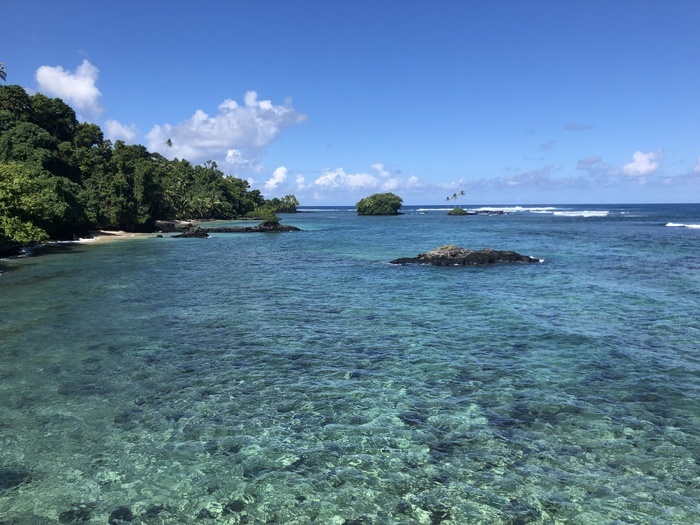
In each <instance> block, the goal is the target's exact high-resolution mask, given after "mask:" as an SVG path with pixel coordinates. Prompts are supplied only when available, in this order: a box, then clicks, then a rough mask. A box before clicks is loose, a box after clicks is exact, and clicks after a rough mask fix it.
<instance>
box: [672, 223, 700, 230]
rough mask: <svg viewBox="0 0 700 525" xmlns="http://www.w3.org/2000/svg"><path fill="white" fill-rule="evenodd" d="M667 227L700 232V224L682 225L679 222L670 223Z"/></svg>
mask: <svg viewBox="0 0 700 525" xmlns="http://www.w3.org/2000/svg"><path fill="white" fill-rule="evenodd" d="M666 226H669V227H671V228H692V229H694V230H700V224H681V223H678V222H669V223H668V224H667V225H666Z"/></svg>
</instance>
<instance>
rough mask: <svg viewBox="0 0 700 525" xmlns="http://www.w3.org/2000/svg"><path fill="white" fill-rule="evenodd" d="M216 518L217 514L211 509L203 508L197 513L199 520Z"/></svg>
mask: <svg viewBox="0 0 700 525" xmlns="http://www.w3.org/2000/svg"><path fill="white" fill-rule="evenodd" d="M213 518H216V514H214V513H213V512H212V511H210V510H209V509H201V510H200V511H199V512H198V513H197V519H198V520H207V519H213Z"/></svg>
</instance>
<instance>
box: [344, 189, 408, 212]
mask: <svg viewBox="0 0 700 525" xmlns="http://www.w3.org/2000/svg"><path fill="white" fill-rule="evenodd" d="M402 204H403V201H402V200H401V197H399V196H398V195H394V194H393V193H375V194H374V195H370V196H369V197H365V198H364V199H360V200H359V201H358V202H357V204H355V209H356V210H357V214H358V215H396V214H397V213H398V212H399V208H401V205H402Z"/></svg>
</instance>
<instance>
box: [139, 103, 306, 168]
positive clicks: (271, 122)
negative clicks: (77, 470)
mask: <svg viewBox="0 0 700 525" xmlns="http://www.w3.org/2000/svg"><path fill="white" fill-rule="evenodd" d="M243 102H244V103H243V105H240V104H238V102H236V101H235V100H232V99H226V100H224V101H223V102H222V103H221V104H219V107H218V111H217V114H216V115H214V116H210V115H208V114H207V113H205V112H204V111H202V110H201V109H198V110H197V111H195V112H194V114H193V115H192V117H191V118H190V119H188V120H185V121H183V122H180V123H178V124H174V125H171V124H163V125H156V126H154V127H153V129H151V131H150V132H149V133H148V134H147V135H146V139H147V141H148V149H149V150H151V151H159V152H161V153H163V154H167V155H169V156H171V157H179V158H186V159H188V160H190V161H193V162H198V161H202V160H207V159H221V158H225V160H226V162H229V163H231V164H234V165H237V166H239V167H241V166H246V165H248V164H250V163H251V162H252V163H254V162H255V158H256V157H257V155H258V154H259V153H260V152H261V151H262V150H263V149H264V148H265V147H266V146H268V145H269V144H270V143H271V142H272V141H273V140H275V138H277V136H278V135H279V134H280V133H281V132H282V130H284V129H285V128H287V127H289V126H292V125H294V124H298V123H300V122H303V121H304V120H306V116H305V115H303V114H302V113H300V112H298V111H297V110H296V109H294V108H293V107H292V104H291V101H289V100H286V101H285V102H284V103H283V104H281V105H275V104H273V103H272V102H271V101H269V100H258V94H257V93H256V92H255V91H248V92H247V93H246V94H245V96H244V97H243ZM168 139H170V140H171V141H172V143H173V146H172V147H171V148H169V149H167V148H166V147H165V143H166V142H167V141H168Z"/></svg>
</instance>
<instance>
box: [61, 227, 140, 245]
mask: <svg viewBox="0 0 700 525" xmlns="http://www.w3.org/2000/svg"><path fill="white" fill-rule="evenodd" d="M90 235H91V237H81V238H80V239H77V240H75V241H49V242H50V243H51V242H55V243H66V244H70V243H75V244H91V243H102V242H110V241H119V240H124V239H137V238H146V237H150V236H152V235H153V233H143V232H125V231H122V230H91V231H90Z"/></svg>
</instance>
